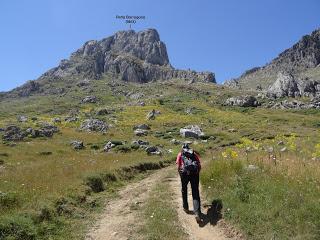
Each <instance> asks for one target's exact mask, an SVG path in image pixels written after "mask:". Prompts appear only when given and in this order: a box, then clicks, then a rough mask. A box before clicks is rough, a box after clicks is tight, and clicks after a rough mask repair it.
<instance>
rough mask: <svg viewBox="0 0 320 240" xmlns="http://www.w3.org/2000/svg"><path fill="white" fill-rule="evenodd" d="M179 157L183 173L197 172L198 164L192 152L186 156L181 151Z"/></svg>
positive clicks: (192, 173)
mask: <svg viewBox="0 0 320 240" xmlns="http://www.w3.org/2000/svg"><path fill="white" fill-rule="evenodd" d="M181 159H182V161H183V169H182V172H183V173H186V174H187V175H194V174H197V173H198V172H199V164H198V161H197V158H196V156H195V154H194V153H192V154H190V156H189V157H188V156H186V154H185V152H184V151H182V153H181Z"/></svg>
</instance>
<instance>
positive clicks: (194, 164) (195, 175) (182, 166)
mask: <svg viewBox="0 0 320 240" xmlns="http://www.w3.org/2000/svg"><path fill="white" fill-rule="evenodd" d="M176 164H177V167H178V172H179V175H180V179H181V192H182V200H183V210H184V211H185V212H186V213H190V211H189V205H188V183H189V182H190V184H191V189H192V198H193V212H194V214H195V217H196V221H197V222H198V223H200V222H201V205H200V194H199V173H200V170H201V164H200V158H199V155H198V154H197V153H195V152H194V151H193V149H191V148H190V147H189V145H188V144H184V145H183V146H182V149H181V151H180V152H179V153H178V156H177V160H176Z"/></svg>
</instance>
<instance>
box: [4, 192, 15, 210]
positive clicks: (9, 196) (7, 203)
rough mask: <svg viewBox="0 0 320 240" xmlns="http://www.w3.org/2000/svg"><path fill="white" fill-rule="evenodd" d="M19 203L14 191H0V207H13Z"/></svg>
mask: <svg viewBox="0 0 320 240" xmlns="http://www.w3.org/2000/svg"><path fill="white" fill-rule="evenodd" d="M18 205H19V199H18V196H17V194H16V193H12V192H8V193H4V192H0V207H1V208H7V209H8V208H13V207H16V206H18Z"/></svg>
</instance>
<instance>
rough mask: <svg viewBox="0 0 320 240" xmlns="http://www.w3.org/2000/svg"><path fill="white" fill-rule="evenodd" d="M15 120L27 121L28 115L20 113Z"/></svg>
mask: <svg viewBox="0 0 320 240" xmlns="http://www.w3.org/2000/svg"><path fill="white" fill-rule="evenodd" d="M17 120H18V121H19V122H27V121H28V117H26V116H23V115H21V116H18V117H17Z"/></svg>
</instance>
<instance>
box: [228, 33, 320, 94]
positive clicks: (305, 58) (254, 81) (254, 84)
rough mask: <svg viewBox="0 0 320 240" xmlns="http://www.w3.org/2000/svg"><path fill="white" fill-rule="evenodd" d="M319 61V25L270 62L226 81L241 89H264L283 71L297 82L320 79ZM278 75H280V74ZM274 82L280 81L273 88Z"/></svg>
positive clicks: (231, 85) (229, 84)
mask: <svg viewBox="0 0 320 240" xmlns="http://www.w3.org/2000/svg"><path fill="white" fill-rule="evenodd" d="M319 64H320V29H318V30H315V31H313V32H312V33H311V34H310V35H306V36H304V37H302V38H301V39H300V41H298V42H297V43H296V44H295V45H293V46H292V47H291V48H289V49H287V50H285V51H284V52H282V53H280V54H279V56H278V57H277V58H275V59H274V60H272V61H271V62H270V63H269V64H267V65H265V66H263V67H256V68H253V69H251V70H249V71H246V72H245V73H244V74H242V75H241V76H240V77H239V78H237V79H232V80H230V81H227V82H226V83H225V85H227V86H230V87H235V88H241V89H254V90H267V89H268V88H269V87H270V86H271V85H273V84H274V83H275V81H276V80H277V79H279V73H280V74H281V73H285V74H286V75H287V76H290V78H292V79H294V81H296V82H302V81H311V82H312V81H319V80H320V78H319V76H320V74H319V73H320V65H319ZM306 76H308V77H306ZM280 78H283V75H282V76H280ZM290 82H292V81H290ZM310 84H311V85H312V83H306V85H310ZM276 86H280V85H279V81H278V83H276V84H275V85H274V86H273V89H274V88H275V87H276ZM279 91H280V90H279ZM289 95H291V94H289Z"/></svg>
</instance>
